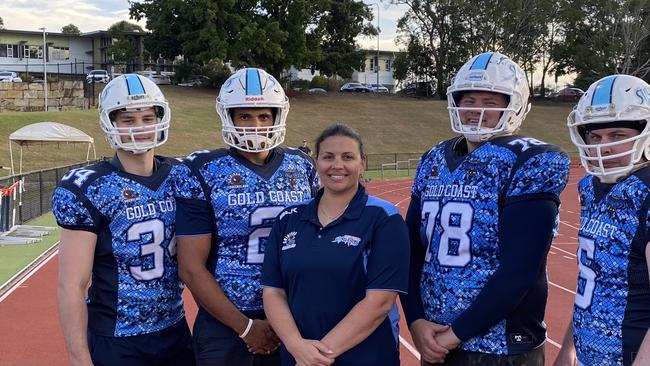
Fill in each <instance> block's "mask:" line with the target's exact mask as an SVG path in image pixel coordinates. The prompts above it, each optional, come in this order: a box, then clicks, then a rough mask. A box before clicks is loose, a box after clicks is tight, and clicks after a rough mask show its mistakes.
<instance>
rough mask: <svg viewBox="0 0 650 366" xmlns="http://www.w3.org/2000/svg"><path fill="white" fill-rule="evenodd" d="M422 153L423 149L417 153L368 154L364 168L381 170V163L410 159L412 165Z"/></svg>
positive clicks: (415, 163)
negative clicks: (366, 164) (366, 165)
mask: <svg viewBox="0 0 650 366" xmlns="http://www.w3.org/2000/svg"><path fill="white" fill-rule="evenodd" d="M423 153H424V151H423V152H418V153H413V152H410V153H391V154H368V167H367V169H366V170H381V167H382V165H384V166H385V165H386V164H398V162H408V161H409V160H410V161H411V167H414V166H415V165H417V160H418V159H420V157H421V156H422V154H423ZM414 161H415V162H414ZM405 169H406V168H405Z"/></svg>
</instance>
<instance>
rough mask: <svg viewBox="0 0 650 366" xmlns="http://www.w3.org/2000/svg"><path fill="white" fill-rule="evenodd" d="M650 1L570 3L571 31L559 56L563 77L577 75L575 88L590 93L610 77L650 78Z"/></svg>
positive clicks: (563, 14)
mask: <svg viewBox="0 0 650 366" xmlns="http://www.w3.org/2000/svg"><path fill="white" fill-rule="evenodd" d="M649 9H650V1H649V0H573V1H571V0H564V1H562V8H561V10H560V20H561V23H562V26H563V27H564V29H566V32H565V35H564V39H563V40H562V42H561V44H560V45H559V47H557V49H556V50H555V53H554V59H555V60H556V62H557V66H556V67H555V71H556V74H557V75H564V74H568V73H574V72H575V73H577V77H576V80H575V82H574V84H575V86H577V87H581V88H587V87H588V86H589V85H590V84H591V83H593V82H594V81H596V80H598V79H600V78H601V77H603V76H605V75H610V74H617V73H626V74H630V75H635V76H638V77H640V78H644V79H645V80H646V81H647V80H648V79H649V76H650V75H649V73H650V19H649V16H650V10H649Z"/></svg>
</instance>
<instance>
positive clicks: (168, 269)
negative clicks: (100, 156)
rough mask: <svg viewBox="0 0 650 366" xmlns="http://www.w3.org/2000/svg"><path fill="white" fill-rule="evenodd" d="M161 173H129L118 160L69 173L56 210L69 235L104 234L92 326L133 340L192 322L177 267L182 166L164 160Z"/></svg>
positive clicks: (91, 302)
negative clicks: (177, 187)
mask: <svg viewBox="0 0 650 366" xmlns="http://www.w3.org/2000/svg"><path fill="white" fill-rule="evenodd" d="M154 166H155V167H156V169H155V171H154V174H153V175H152V176H150V177H142V176H137V175H133V174H129V173H126V172H124V171H123V169H122V168H121V164H120V163H119V160H117V158H114V159H113V161H112V162H108V161H105V162H101V163H98V164H95V165H91V166H88V167H84V168H79V169H74V170H71V171H70V172H68V173H67V174H66V175H65V176H64V177H63V178H62V179H61V183H60V184H59V186H58V187H57V188H56V190H55V192H54V197H53V198H52V212H53V213H54V216H55V217H56V220H57V222H58V224H59V225H60V226H61V227H63V228H66V229H69V230H84V231H89V232H93V233H95V234H97V243H96V247H95V258H94V262H93V269H92V283H91V286H90V289H89V290H88V298H87V300H86V302H87V304H88V328H89V330H90V331H92V332H94V333H95V334H98V335H103V336H115V337H125V336H133V335H139V334H148V333H152V332H156V331H160V330H163V329H166V328H169V327H171V326H173V325H175V324H177V323H178V322H179V321H181V320H182V319H183V318H184V317H185V313H184V311H183V299H182V297H181V293H182V291H183V284H182V283H181V282H180V280H179V278H178V265H177V262H176V238H175V214H176V202H175V199H174V186H173V181H174V179H173V176H174V174H176V172H177V171H178V168H179V167H180V166H181V165H180V163H179V162H178V161H177V160H174V159H169V158H162V157H156V158H155V164H154Z"/></svg>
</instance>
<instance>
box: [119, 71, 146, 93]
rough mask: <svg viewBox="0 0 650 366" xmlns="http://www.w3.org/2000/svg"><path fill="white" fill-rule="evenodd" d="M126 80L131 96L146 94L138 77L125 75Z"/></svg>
mask: <svg viewBox="0 0 650 366" xmlns="http://www.w3.org/2000/svg"><path fill="white" fill-rule="evenodd" d="M124 77H125V78H126V88H127V89H128V91H129V95H142V94H145V92H144V85H142V81H141V80H140V78H139V77H138V76H137V75H133V74H127V75H124Z"/></svg>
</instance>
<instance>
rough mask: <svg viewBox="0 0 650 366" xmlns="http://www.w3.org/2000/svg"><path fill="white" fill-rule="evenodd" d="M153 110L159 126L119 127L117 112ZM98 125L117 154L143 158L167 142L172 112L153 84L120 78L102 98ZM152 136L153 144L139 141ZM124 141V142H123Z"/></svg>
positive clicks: (139, 78) (133, 76) (140, 78)
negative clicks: (140, 138)
mask: <svg viewBox="0 0 650 366" xmlns="http://www.w3.org/2000/svg"><path fill="white" fill-rule="evenodd" d="M149 108H154V111H155V113H156V123H155V124H152V125H148V126H138V127H117V125H116V122H115V117H116V116H117V113H118V112H139V111H144V110H147V109H149ZM99 112H100V113H99V122H100V123H99V125H100V127H101V129H102V131H104V133H105V136H106V140H107V141H108V143H109V144H110V146H111V148H112V149H114V150H117V149H120V150H124V151H129V152H131V153H133V154H143V153H145V152H147V151H149V150H151V149H153V148H155V147H158V146H160V145H162V144H164V143H165V142H166V141H167V137H168V131H167V130H168V129H169V126H170V123H171V110H170V109H169V104H168V103H167V101H166V99H165V97H164V96H163V94H162V92H161V91H160V88H158V86H157V85H156V84H155V83H154V82H153V81H151V80H149V79H147V78H145V77H143V76H141V75H136V74H126V75H122V76H119V77H117V78H115V79H113V80H111V82H109V83H108V84H107V85H106V87H105V88H104V91H102V93H101V94H100V97H99ZM149 134H152V135H153V136H154V138H153V139H152V140H150V141H137V138H138V137H140V136H142V135H149ZM123 140H124V141H123Z"/></svg>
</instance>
